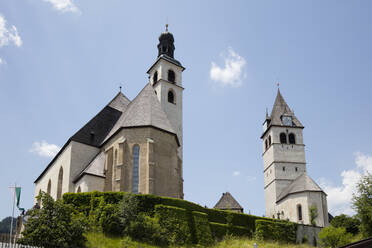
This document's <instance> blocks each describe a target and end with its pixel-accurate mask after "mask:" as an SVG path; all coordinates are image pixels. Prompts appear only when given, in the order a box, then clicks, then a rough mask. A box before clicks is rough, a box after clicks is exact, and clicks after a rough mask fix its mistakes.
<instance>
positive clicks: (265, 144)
mask: <svg viewBox="0 0 372 248" xmlns="http://www.w3.org/2000/svg"><path fill="white" fill-rule="evenodd" d="M267 147H268V146H267V140H265V150H267Z"/></svg>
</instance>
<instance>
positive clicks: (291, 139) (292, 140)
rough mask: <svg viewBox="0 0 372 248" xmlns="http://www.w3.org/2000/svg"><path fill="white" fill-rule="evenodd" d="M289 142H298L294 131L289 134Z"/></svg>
mask: <svg viewBox="0 0 372 248" xmlns="http://www.w3.org/2000/svg"><path fill="white" fill-rule="evenodd" d="M288 140H289V144H296V137H295V135H294V134H293V133H290V134H289V135H288Z"/></svg>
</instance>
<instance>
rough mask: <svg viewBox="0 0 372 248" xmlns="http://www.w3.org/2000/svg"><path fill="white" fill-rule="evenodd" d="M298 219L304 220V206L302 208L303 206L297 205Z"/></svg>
mask: <svg viewBox="0 0 372 248" xmlns="http://www.w3.org/2000/svg"><path fill="white" fill-rule="evenodd" d="M297 217H298V220H302V206H301V204H298V205H297Z"/></svg>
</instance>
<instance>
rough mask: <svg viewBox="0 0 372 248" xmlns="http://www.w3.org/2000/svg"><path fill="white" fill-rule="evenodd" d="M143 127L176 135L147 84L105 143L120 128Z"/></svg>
mask: <svg viewBox="0 0 372 248" xmlns="http://www.w3.org/2000/svg"><path fill="white" fill-rule="evenodd" d="M143 126H153V127H156V128H159V129H161V130H164V131H166V132H169V133H172V134H175V135H176V132H175V131H174V130H173V128H172V125H171V124H170V122H169V120H168V117H167V115H166V114H165V112H164V111H163V109H162V107H161V105H160V102H159V100H158V98H157V96H156V94H155V90H154V88H153V87H152V86H151V85H150V84H147V85H146V86H145V87H144V88H143V89H142V91H141V92H140V93H139V94H138V95H137V97H136V98H135V99H134V100H133V101H132V102H131V103H130V104H129V106H128V108H127V110H126V112H125V113H124V114H123V115H122V116H121V117H120V119H119V120H118V121H117V122H116V124H115V126H114V127H113V128H112V130H111V131H110V133H109V135H108V136H107V138H106V139H105V141H107V140H108V139H109V138H110V137H111V136H112V135H113V134H114V133H115V132H117V131H118V130H119V129H120V128H125V127H143ZM176 137H177V136H176ZM105 141H104V142H105Z"/></svg>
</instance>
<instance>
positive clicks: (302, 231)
mask: <svg viewBox="0 0 372 248" xmlns="http://www.w3.org/2000/svg"><path fill="white" fill-rule="evenodd" d="M321 230H322V227H317V226H309V225H301V224H298V225H297V237H296V243H302V241H303V240H304V237H305V236H306V239H307V242H308V243H309V244H310V245H312V246H318V244H319V238H318V234H319V232H320V231H321Z"/></svg>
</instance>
